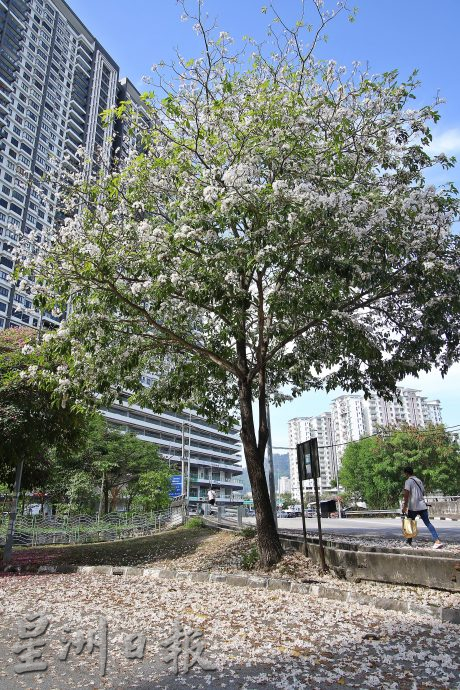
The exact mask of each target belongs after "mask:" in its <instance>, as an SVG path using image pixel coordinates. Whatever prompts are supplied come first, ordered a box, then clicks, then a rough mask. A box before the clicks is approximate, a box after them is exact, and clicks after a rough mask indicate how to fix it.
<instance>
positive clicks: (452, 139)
mask: <svg viewBox="0 0 460 690" xmlns="http://www.w3.org/2000/svg"><path fill="white" fill-rule="evenodd" d="M429 150H430V153H432V154H438V153H445V154H446V155H447V156H452V155H454V154H455V153H460V128H458V127H455V128H452V129H446V131H445V132H443V133H442V134H435V135H434V137H433V141H432V142H431V144H430V147H429Z"/></svg>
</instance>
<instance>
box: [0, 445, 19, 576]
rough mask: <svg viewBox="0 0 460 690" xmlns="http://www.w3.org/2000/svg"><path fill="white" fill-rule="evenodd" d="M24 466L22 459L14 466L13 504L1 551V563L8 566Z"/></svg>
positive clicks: (11, 551)
mask: <svg viewBox="0 0 460 690" xmlns="http://www.w3.org/2000/svg"><path fill="white" fill-rule="evenodd" d="M23 466H24V458H21V460H18V462H17V464H16V475H15V478H14V489H13V492H14V493H13V503H12V505H11V511H10V519H9V522H8V532H7V535H6V542H5V548H4V549H3V563H4V564H5V565H8V563H9V562H10V561H11V556H12V553H13V540H14V526H15V523H16V516H17V514H18V503H19V493H20V491H21V478H22V468H23Z"/></svg>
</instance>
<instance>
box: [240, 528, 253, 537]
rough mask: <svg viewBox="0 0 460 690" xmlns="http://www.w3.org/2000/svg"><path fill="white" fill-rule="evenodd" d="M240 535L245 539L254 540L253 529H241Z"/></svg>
mask: <svg viewBox="0 0 460 690" xmlns="http://www.w3.org/2000/svg"><path fill="white" fill-rule="evenodd" d="M240 535H241V536H242V537H244V538H245V539H254V537H255V536H256V530H255V528H254V527H243V529H241V530H240Z"/></svg>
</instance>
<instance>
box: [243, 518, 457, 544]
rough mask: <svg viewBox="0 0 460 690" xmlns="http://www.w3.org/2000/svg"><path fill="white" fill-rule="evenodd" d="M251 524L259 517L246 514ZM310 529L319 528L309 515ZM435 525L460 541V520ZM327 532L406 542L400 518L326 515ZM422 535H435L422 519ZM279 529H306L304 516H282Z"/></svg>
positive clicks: (447, 538) (447, 536) (449, 540)
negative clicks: (402, 533) (327, 516)
mask: <svg viewBox="0 0 460 690" xmlns="http://www.w3.org/2000/svg"><path fill="white" fill-rule="evenodd" d="M244 521H245V522H246V523H248V524H255V518H244ZM305 522H306V527H307V532H316V531H317V529H318V526H317V521H316V518H306V520H305ZM432 522H433V525H434V526H435V528H436V530H437V531H438V533H439V537H440V539H441V541H445V542H446V543H453V544H460V521H453V520H452V521H450V520H439V519H436V518H435V519H434V520H433V521H432ZM321 525H322V529H323V533H326V534H327V533H328V532H329V533H333V534H341V535H344V536H347V537H356V538H357V539H366V538H379V537H380V538H382V539H398V540H401V542H403V538H402V535H401V519H400V518H345V519H342V520H339V519H338V518H325V519H323V520H322V522H321ZM418 528H419V536H420V538H424V537H426V538H428V539H431V535H430V533H429V531H428V530H427V528H426V527H425V525H424V524H423V523H422V522H421V520H419V521H418ZM278 529H280V530H281V531H282V530H283V529H286V530H299V531H300V532H301V531H302V518H278Z"/></svg>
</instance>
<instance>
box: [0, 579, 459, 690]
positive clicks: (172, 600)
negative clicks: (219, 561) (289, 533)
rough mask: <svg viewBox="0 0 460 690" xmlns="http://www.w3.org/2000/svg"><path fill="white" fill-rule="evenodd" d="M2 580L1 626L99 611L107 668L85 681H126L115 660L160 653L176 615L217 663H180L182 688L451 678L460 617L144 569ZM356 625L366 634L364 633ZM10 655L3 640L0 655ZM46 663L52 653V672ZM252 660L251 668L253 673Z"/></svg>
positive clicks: (19, 680) (56, 625) (58, 626)
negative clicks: (185, 667) (142, 640)
mask: <svg viewBox="0 0 460 690" xmlns="http://www.w3.org/2000/svg"><path fill="white" fill-rule="evenodd" d="M1 584H2V590H1V592H0V612H1V619H0V620H1V623H3V624H5V625H6V624H7V623H8V624H9V628H10V631H11V626H12V625H13V627H14V622H18V621H19V620H22V619H24V617H25V615H26V614H27V613H31V612H33V613H44V614H47V615H48V616H49V618H50V620H51V624H50V630H57V631H59V632H61V631H62V629H63V627H64V625H65V624H67V625H69V627H70V628H71V629H72V630H73V631H76V630H83V631H89V630H95V629H97V625H98V619H99V616H104V617H105V618H106V619H107V621H108V626H109V660H108V667H107V676H106V677H105V678H104V679H102V680H95V681H94V683H95V685H94V687H101V688H102V687H104V688H112V687H114V688H115V687H116V688H121V687H135V686H133V685H130V686H122V685H120V682H119V680H118V681H115V678H118V679H119V678H120V677H121V676H120V674H121V672H122V671H123V669H125V671H123V673H124V672H126V673H130V674H131V675H134V674H136V673H137V674H138V677H139V682H140V679H141V676H142V664H143V663H147V662H148V661H149V660H152V659H153V657H158V655H161V654H162V653H164V650H163V652H161V651H160V648H159V642H160V641H161V640H165V638H167V637H169V635H170V634H171V632H172V629H173V625H174V622H175V621H180V622H181V623H182V624H183V625H185V626H186V627H187V626H188V627H189V628H191V629H193V630H200V631H202V632H203V641H204V643H205V646H206V649H205V652H204V657H205V658H207V659H209V660H212V662H213V663H215V664H216V666H217V668H218V671H216V672H214V673H205V672H204V671H201V669H198V672H195V673H190V674H189V675H188V676H187V677H184V678H183V681H184V683H183V684H184V687H188V688H193V687H196V688H199V687H203V688H204V687H209V688H215V687H222V688H226V687H228V688H233V687H235V688H236V687H238V688H241V690H253V689H254V688H261V687H263V688H268V689H270V688H276V689H279V690H284V689H285V690H293V689H294V690H295V689H297V688H298V689H299V690H300V688H321V690H323V689H324V690H326V689H327V690H329V689H332V690H335V688H337V689H339V688H359V690H371V689H374V688H379V689H380V688H382V689H384V690H394V689H395V688H396V687H399V688H400V690H409V689H411V690H412V689H415V688H417V690H419V689H421V688H423V689H426V690H457V688H460V671H459V666H458V661H459V658H460V644H459V627H458V626H454V625H450V624H441V623H438V622H435V621H433V620H432V619H429V618H423V617H418V616H408V615H403V614H398V613H396V612H391V611H381V610H377V609H372V608H370V607H367V606H359V605H356V604H348V603H347V604H342V603H341V602H337V601H326V600H324V599H321V600H316V599H315V598H314V597H311V596H304V595H299V594H294V593H287V592H281V591H267V590H256V589H249V588H237V587H230V586H228V585H225V584H220V583H195V582H193V583H192V582H187V581H167V580H155V579H150V578H147V577H125V578H120V577H117V576H107V575H93V574H88V575H82V574H79V575H75V574H72V575H44V576H23V577H11V578H4V579H3V580H2V583H1ZM0 627H1V624H0ZM134 632H137V633H144V634H145V635H146V636H147V648H146V653H145V657H144V659H143V660H142V661H141V660H136V661H135V662H133V661H131V660H128V659H126V658H125V657H124V656H123V651H122V647H121V643H122V640H123V637H124V635H126V634H129V633H134ZM366 635H370V636H371V637H372V638H373V639H363V638H364V637H365V636H366ZM58 637H59V636H57V637H56V639H54V640H53V641H52V642H50V644H49V650H48V651H49V652H52V653H53V654H54V657H56V656H57V654H58V653H59V650H60V649H61V648H62V645H61V646H59V640H58ZM71 655H72V651H71V653H70V654H69V661H68V662H66V663H71V664H82V665H84V664H86V663H88V662H87V660H86V658H83V657H84V655H82V656H81V657H75V654H74V655H73V657H72V658H70V657H71ZM16 661H17V659H16V658H15V656H14V654H13V653H12V652H11V653H10V654H9V657H8V664H10V665H12V664H14V663H16ZM92 663H93V665H94V660H92ZM54 668H55V667H54V665H53V664H50V668H49V670H48V671H47V673H46V675H47V676H49V677H50V678H52V674H53V672H54V671H53V669H54ZM242 668H246V669H247V673H248V674H249V677H248V681H247V683H246V682H245V683H239V684H237V685H235V684H233V685H232V679H234V680H235V679H241V677H242V676H241V669H242ZM120 669H121V671H120ZM251 669H256V670H257V669H259V670H260V672H257V673H255V674H254V673H252V675H251ZM165 670H166V671H167V666H166V665H165ZM6 672H7V671H5V670H3V671H2V674H3V675H5V673H6ZM95 673H96V675H97V666H95ZM28 675H30V674H28ZM35 675H40V674H35ZM217 679H219V682H217ZM180 680H181V679H180V678H179V679H178V682H180ZM32 681H33V682H36V679H34V678H32V679H31V678H30V677H28V678H25V677H20V676H17V677H16V678H15V679H14V682H15V684H16V685H15V686H14V687H17V688H30V687H33V688H34V689H35V687H39V684H37V685H33V686H32V685H31V683H32ZM192 681H193V682H192ZM112 682H116V684H115V685H112ZM193 683H195V684H193ZM88 687H89V686H88ZM137 687H141V686H140V685H139V686H137ZM144 687H147V686H144ZM153 687H163V686H162V685H156V686H153ZM164 687H166V685H165V686H164ZM177 687H179V686H177ZM8 690H10V689H8ZM11 690H13V688H11Z"/></svg>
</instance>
